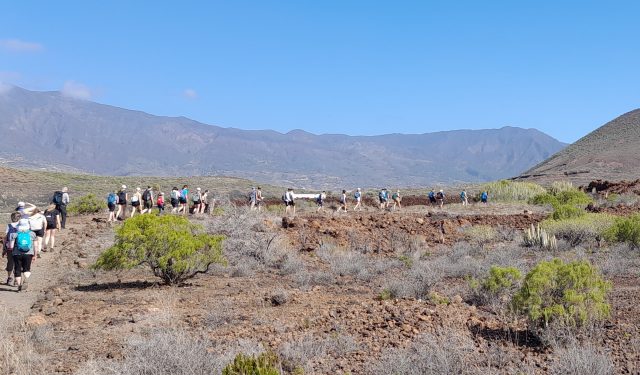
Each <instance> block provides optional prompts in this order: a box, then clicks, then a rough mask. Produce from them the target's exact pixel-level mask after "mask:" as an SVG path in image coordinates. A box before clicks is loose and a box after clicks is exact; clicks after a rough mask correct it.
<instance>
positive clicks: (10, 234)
mask: <svg viewBox="0 0 640 375" xmlns="http://www.w3.org/2000/svg"><path fill="white" fill-rule="evenodd" d="M17 233H18V227H17V226H15V225H11V224H7V236H6V237H5V239H4V244H5V248H7V249H9V250H11V249H13V242H14V241H15V240H16V236H17Z"/></svg>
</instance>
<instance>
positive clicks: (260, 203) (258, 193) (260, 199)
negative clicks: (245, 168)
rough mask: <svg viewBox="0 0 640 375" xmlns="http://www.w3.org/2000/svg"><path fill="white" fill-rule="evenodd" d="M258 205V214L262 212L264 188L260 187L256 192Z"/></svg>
mask: <svg viewBox="0 0 640 375" xmlns="http://www.w3.org/2000/svg"><path fill="white" fill-rule="evenodd" d="M256 205H257V206H258V212H260V211H261V210H262V188H261V187H260V186H258V190H256Z"/></svg>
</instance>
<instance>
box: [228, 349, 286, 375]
mask: <svg viewBox="0 0 640 375" xmlns="http://www.w3.org/2000/svg"><path fill="white" fill-rule="evenodd" d="M279 363H280V360H279V359H278V355H277V354H275V353H272V352H266V353H262V354H260V355H259V356H257V357H256V356H248V355H244V354H242V353H240V354H238V355H237V356H236V357H235V358H234V360H233V362H232V363H230V364H229V365H227V367H225V368H224V369H223V370H222V375H280V371H279V370H278V368H279Z"/></svg>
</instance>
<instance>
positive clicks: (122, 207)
mask: <svg viewBox="0 0 640 375" xmlns="http://www.w3.org/2000/svg"><path fill="white" fill-rule="evenodd" d="M128 198H129V194H127V185H122V187H121V188H120V191H119V192H118V212H117V213H116V219H117V220H124V219H125V216H126V215H127V199H128Z"/></svg>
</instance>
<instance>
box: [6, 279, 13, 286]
mask: <svg viewBox="0 0 640 375" xmlns="http://www.w3.org/2000/svg"><path fill="white" fill-rule="evenodd" d="M7 285H9V286H11V285H13V277H7Z"/></svg>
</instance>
